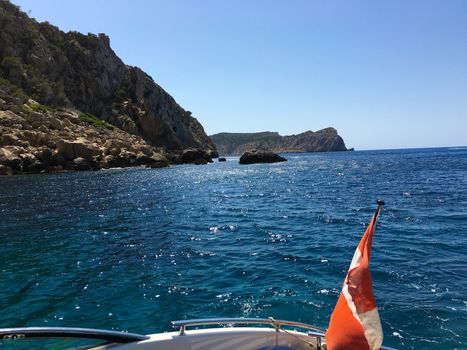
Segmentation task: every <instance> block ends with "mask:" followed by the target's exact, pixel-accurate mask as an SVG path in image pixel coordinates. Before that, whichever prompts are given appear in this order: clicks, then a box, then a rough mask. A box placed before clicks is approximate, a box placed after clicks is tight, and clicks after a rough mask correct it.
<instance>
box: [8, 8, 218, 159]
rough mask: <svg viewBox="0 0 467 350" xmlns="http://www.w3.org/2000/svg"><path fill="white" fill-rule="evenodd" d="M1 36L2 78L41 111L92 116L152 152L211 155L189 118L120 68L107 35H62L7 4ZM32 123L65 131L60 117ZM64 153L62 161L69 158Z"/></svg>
mask: <svg viewBox="0 0 467 350" xmlns="http://www.w3.org/2000/svg"><path fill="white" fill-rule="evenodd" d="M0 33H1V34H0V58H1V59H0V77H2V78H4V79H6V80H7V81H9V82H10V83H12V84H13V85H15V86H16V87H18V88H20V89H22V91H23V92H24V93H25V95H27V96H32V97H33V98H34V99H35V100H37V101H38V102H40V103H41V104H43V105H50V106H54V107H66V108H75V109H77V110H80V111H83V112H89V113H92V114H93V115H95V116H97V117H99V118H101V119H103V120H106V121H108V122H109V123H110V124H113V125H115V126H117V127H118V128H120V129H122V130H124V131H126V132H128V133H131V134H133V135H137V136H140V137H141V138H142V139H144V140H145V141H146V142H147V143H148V144H149V145H151V146H154V147H164V148H167V149H168V150H178V151H181V150H183V149H186V148H199V149H202V150H205V151H213V152H215V147H214V144H213V143H212V141H211V140H210V139H209V137H208V136H207V135H206V133H205V132H204V130H203V127H202V126H201V124H200V123H199V122H198V121H197V120H196V119H195V118H194V117H193V116H192V115H191V112H189V111H186V110H184V109H183V108H182V107H181V106H180V105H178V104H177V102H176V101H175V100H174V99H173V98H172V96H170V95H169V94H168V93H167V92H166V91H164V90H163V89H162V88H161V87H160V86H159V85H157V84H156V83H155V82H154V81H153V79H152V78H151V77H150V76H148V75H147V74H146V73H144V72H143V71H142V70H140V69H139V68H136V67H131V66H127V65H125V64H124V63H123V62H122V61H121V60H120V58H119V57H118V56H117V55H116V54H115V52H114V51H113V50H112V49H111V47H110V39H109V37H107V36H106V35H105V34H98V35H94V34H87V35H84V34H81V33H78V32H68V33H64V32H62V31H61V30H59V29H58V28H57V27H55V26H53V25H51V24H49V23H47V22H44V23H38V22H37V21H35V20H34V19H31V18H29V17H28V16H27V15H26V14H25V13H24V12H22V11H20V9H19V8H18V7H17V6H15V5H13V4H11V3H9V2H8V1H0ZM8 104H9V101H7V99H5V98H4V97H3V96H0V106H2V109H8V110H10V111H12V112H13V113H15V114H18V113H20V112H21V107H20V106H18V105H14V104H13V105H9V107H8V108H5V107H4V106H5V105H8ZM65 113H68V112H65ZM36 117H37V116H33V115H29V116H28V118H29V120H28V121H29V123H30V125H32V126H33V127H34V130H35V131H36V130H38V127H39V126H43V128H45V129H46V130H63V128H66V127H68V128H69V127H70V125H69V123H67V122H66V121H64V120H63V119H62V118H60V115H58V114H57V115H55V114H53V115H50V116H48V117H47V120H45V118H44V116H42V117H41V122H40V123H38V122H37V121H36V120H34V119H35V118H36ZM65 119H66V118H65ZM16 124H17V125H19V124H21V123H16ZM39 124H40V125H39ZM34 125H35V126H34ZM69 141H70V142H74V141H73V140H69ZM41 142H42V141H41ZM15 144H16V142H15ZM68 151H70V150H68ZM70 152H71V151H70ZM70 152H66V154H67V156H69V157H67V158H66V159H69V158H71V153H70ZM73 152H74V151H73ZM73 156H74V155H73ZM117 156H118V155H114V157H117Z"/></svg>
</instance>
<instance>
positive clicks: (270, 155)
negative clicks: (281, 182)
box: [239, 149, 287, 164]
mask: <svg viewBox="0 0 467 350" xmlns="http://www.w3.org/2000/svg"><path fill="white" fill-rule="evenodd" d="M286 161H287V159H285V158H284V157H281V156H280V155H278V154H276V153H274V152H270V151H261V150H257V149H253V150H251V151H246V152H245V153H243V154H242V156H241V157H240V160H239V163H240V164H254V163H278V162H286Z"/></svg>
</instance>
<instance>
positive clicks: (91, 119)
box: [78, 113, 113, 130]
mask: <svg viewBox="0 0 467 350" xmlns="http://www.w3.org/2000/svg"><path fill="white" fill-rule="evenodd" d="M78 119H79V120H81V121H82V122H85V123H88V124H89V125H92V126H94V127H95V128H106V129H109V130H112V129H113V126H112V125H110V124H109V123H107V122H106V121H104V120H102V119H99V118H97V117H96V116H94V115H92V114H91V113H81V114H80V115H79V118H78Z"/></svg>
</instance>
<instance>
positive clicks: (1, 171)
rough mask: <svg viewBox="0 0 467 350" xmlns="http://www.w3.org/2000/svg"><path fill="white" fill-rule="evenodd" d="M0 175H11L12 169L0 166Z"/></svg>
mask: <svg viewBox="0 0 467 350" xmlns="http://www.w3.org/2000/svg"><path fill="white" fill-rule="evenodd" d="M0 175H13V169H11V168H10V167H7V166H5V165H2V164H0Z"/></svg>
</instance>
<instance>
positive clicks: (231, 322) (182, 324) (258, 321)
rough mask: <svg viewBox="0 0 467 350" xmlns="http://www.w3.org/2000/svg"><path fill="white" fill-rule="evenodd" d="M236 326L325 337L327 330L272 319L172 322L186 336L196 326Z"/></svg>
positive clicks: (202, 319) (240, 318) (216, 319)
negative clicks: (264, 326) (295, 330)
mask: <svg viewBox="0 0 467 350" xmlns="http://www.w3.org/2000/svg"><path fill="white" fill-rule="evenodd" d="M236 324H267V325H271V326H273V327H274V328H275V329H276V330H280V327H281V326H290V327H297V328H301V329H309V330H311V331H313V332H314V333H316V334H320V335H323V336H324V332H325V330H324V329H322V328H319V327H315V326H312V325H310V324H306V323H301V322H294V321H284V320H276V319H273V318H272V317H270V318H243V317H239V318H201V319H196V320H181V321H172V327H174V328H179V329H180V335H184V334H185V331H186V327H196V326H208V325H219V326H222V325H236Z"/></svg>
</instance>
